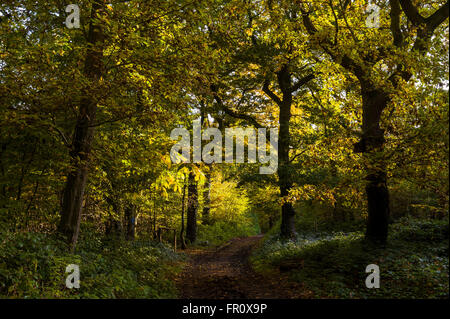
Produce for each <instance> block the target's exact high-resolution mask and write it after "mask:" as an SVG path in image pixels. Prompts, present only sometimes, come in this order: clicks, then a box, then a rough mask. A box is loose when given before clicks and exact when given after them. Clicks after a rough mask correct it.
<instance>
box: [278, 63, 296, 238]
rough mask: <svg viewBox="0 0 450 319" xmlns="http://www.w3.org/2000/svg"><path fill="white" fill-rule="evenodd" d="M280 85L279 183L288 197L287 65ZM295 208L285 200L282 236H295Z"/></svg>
mask: <svg viewBox="0 0 450 319" xmlns="http://www.w3.org/2000/svg"><path fill="white" fill-rule="evenodd" d="M277 77H278V85H279V86H280V89H281V92H282V93H283V100H282V101H281V103H280V105H279V108H280V112H279V133H278V134H279V136H278V161H279V165H278V183H279V187H280V195H281V198H283V199H284V198H287V196H288V195H289V191H290V190H291V188H292V181H291V174H290V172H289V145H290V138H291V136H290V131H289V122H290V120H291V106H292V92H291V75H290V73H289V69H288V67H287V66H284V67H283V68H282V69H281V71H280V72H279V73H278V74H277ZM296 236H297V233H296V231H295V210H294V207H293V206H292V204H291V203H290V202H287V201H284V200H283V204H282V206H281V237H283V238H295V237H296Z"/></svg>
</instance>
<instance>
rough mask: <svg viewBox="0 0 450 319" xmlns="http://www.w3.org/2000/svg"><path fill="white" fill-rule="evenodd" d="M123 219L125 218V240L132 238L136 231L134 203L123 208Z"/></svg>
mask: <svg viewBox="0 0 450 319" xmlns="http://www.w3.org/2000/svg"><path fill="white" fill-rule="evenodd" d="M125 220H126V225H127V229H126V235H125V237H126V240H134V237H135V233H136V207H135V206H134V205H128V206H127V207H126V208H125Z"/></svg>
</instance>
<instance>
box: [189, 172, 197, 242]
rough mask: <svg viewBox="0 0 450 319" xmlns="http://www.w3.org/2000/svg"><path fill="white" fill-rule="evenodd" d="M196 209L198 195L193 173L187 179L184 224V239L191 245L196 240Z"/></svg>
mask: <svg viewBox="0 0 450 319" xmlns="http://www.w3.org/2000/svg"><path fill="white" fill-rule="evenodd" d="M197 208H198V194H197V182H196V181H195V176H194V173H193V172H192V171H191V172H190V173H189V179H188V205H187V224H186V239H187V240H188V241H189V242H190V243H191V244H192V243H194V242H195V240H196V239H197Z"/></svg>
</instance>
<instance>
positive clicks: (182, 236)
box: [180, 182, 186, 249]
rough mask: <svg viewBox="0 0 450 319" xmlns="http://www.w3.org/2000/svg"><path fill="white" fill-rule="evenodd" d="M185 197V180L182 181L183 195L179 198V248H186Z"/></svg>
mask: <svg viewBox="0 0 450 319" xmlns="http://www.w3.org/2000/svg"><path fill="white" fill-rule="evenodd" d="M185 199H186V182H184V183H183V197H182V199H181V230H180V242H181V249H186V242H185V240H184V207H185Z"/></svg>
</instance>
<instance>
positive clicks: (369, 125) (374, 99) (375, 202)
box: [355, 82, 390, 244]
mask: <svg viewBox="0 0 450 319" xmlns="http://www.w3.org/2000/svg"><path fill="white" fill-rule="evenodd" d="M361 95H362V102H363V123H362V131H363V132H362V137H361V140H360V141H359V142H358V143H356V144H355V152H357V153H358V152H360V153H363V156H364V159H365V164H366V167H365V170H366V180H367V184H366V194H367V208H368V219H367V228H366V239H368V240H369V241H371V242H373V243H381V244H384V243H386V240H387V236H388V225H389V215H390V209H389V190H388V187H387V172H386V163H385V161H384V160H383V151H384V143H385V139H384V130H383V129H381V128H380V120H381V114H382V112H383V110H384V109H385V108H386V106H387V104H388V103H389V96H388V94H386V93H384V92H383V91H381V90H376V89H373V88H372V86H371V85H370V83H364V82H363V83H361Z"/></svg>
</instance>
